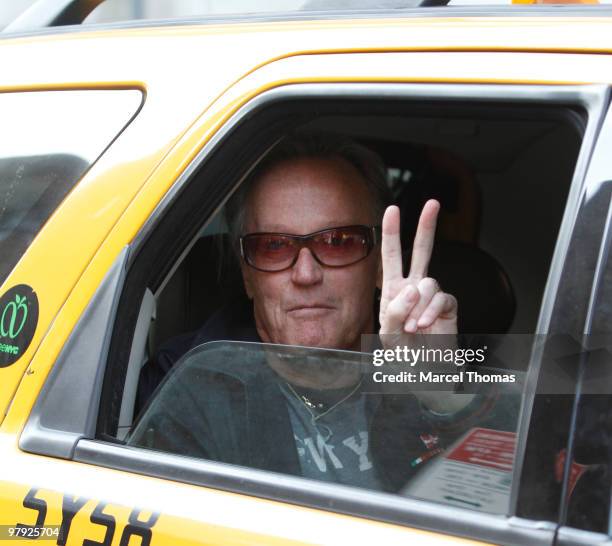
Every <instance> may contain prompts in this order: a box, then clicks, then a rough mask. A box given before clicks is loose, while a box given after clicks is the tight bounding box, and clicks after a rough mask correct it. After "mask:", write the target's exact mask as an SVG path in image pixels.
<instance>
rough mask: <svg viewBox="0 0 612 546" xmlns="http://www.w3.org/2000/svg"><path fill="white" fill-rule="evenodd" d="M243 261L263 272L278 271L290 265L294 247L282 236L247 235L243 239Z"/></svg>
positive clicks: (294, 250) (288, 239)
mask: <svg viewBox="0 0 612 546" xmlns="http://www.w3.org/2000/svg"><path fill="white" fill-rule="evenodd" d="M243 248H244V253H245V260H246V261H247V263H249V264H250V265H252V266H253V267H256V268H257V269H261V270H263V271H280V270H281V269H285V268H287V267H289V266H290V265H291V263H292V262H293V259H294V258H295V253H296V247H295V245H294V243H293V241H292V240H291V239H290V238H288V237H284V236H282V235H249V236H247V237H245V238H244V239H243Z"/></svg>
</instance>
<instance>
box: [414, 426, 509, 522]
mask: <svg viewBox="0 0 612 546" xmlns="http://www.w3.org/2000/svg"><path fill="white" fill-rule="evenodd" d="M515 447H516V434H515V433H514V432H505V431H500V430H493V429H486V428H474V429H472V430H470V431H469V432H468V433H466V434H465V435H464V436H463V437H462V438H461V439H460V440H458V441H457V442H456V443H455V444H454V445H453V446H452V447H451V448H450V449H449V450H447V452H446V453H444V454H443V455H440V456H439V457H438V458H437V459H436V460H434V461H432V462H431V463H430V464H429V465H428V466H426V467H425V468H423V470H421V472H420V473H419V474H417V476H416V477H415V478H414V479H413V480H412V481H411V482H410V483H409V484H408V485H407V486H406V487H405V488H404V490H403V491H402V493H403V494H404V495H409V496H412V497H418V498H422V499H427V500H432V501H436V502H442V503H444V504H452V505H454V506H462V507H464V508H471V509H474V510H481V511H483V512H493V513H497V514H500V513H506V512H507V510H508V508H509V501H510V486H511V484H512V468H513V462H514V451H515Z"/></svg>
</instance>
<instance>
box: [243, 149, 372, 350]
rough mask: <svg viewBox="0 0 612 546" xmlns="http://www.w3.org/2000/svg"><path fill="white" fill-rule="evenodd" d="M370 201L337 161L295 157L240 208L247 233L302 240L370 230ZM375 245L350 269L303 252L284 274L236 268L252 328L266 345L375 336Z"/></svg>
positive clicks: (354, 174)
mask: <svg viewBox="0 0 612 546" xmlns="http://www.w3.org/2000/svg"><path fill="white" fill-rule="evenodd" d="M371 202H372V197H371V195H370V193H369V191H368V189H367V187H366V185H365V183H364V181H363V178H362V176H361V175H360V173H359V172H358V171H357V170H356V169H355V168H354V167H353V166H352V165H351V164H350V163H348V162H347V161H345V160H343V159H340V158H338V159H335V158H334V159H317V158H312V159H298V160H292V161H285V162H282V163H278V164H276V165H274V166H272V167H271V168H270V169H269V170H267V171H266V172H265V173H264V174H263V175H262V176H261V178H260V179H259V180H258V181H257V182H256V184H255V187H254V188H253V191H252V192H251V194H250V196H249V199H248V202H247V205H246V206H247V209H246V218H245V233H254V232H277V233H289V234H294V235H305V234H309V233H313V232H315V231H319V230H323V229H327V228H333V227H339V226H350V225H357V224H363V225H367V226H371V225H375V224H377V223H378V219H377V218H375V217H374V214H373V212H372V206H371ZM379 254H380V251H379V247H378V246H377V247H375V249H374V250H373V251H372V252H371V253H370V255H369V256H368V257H367V258H365V259H364V260H361V261H360V262H357V263H355V264H352V265H349V266H346V267H339V268H332V267H326V266H323V265H321V264H319V263H318V262H317V261H316V260H315V259H314V257H313V255H312V254H311V252H310V250H309V249H307V248H302V249H301V250H300V253H299V255H298V259H297V262H296V263H295V264H294V265H293V266H292V267H291V268H289V269H286V270H285V271H279V272H276V273H268V272H263V271H258V270H256V269H253V268H252V267H249V266H248V265H246V264H244V263H243V264H242V274H243V278H244V283H245V287H246V291H247V294H248V295H249V297H250V298H252V299H253V304H254V310H255V323H256V326H257V331H258V333H259V336H260V337H261V339H262V340H263V341H264V342H268V343H283V344H287V345H304V346H310V347H327V348H336V349H355V350H359V348H360V336H361V334H364V333H371V332H372V331H373V309H372V306H373V298H374V290H375V287H376V281H377V276H378V273H379V271H378V270H379Z"/></svg>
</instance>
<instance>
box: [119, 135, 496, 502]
mask: <svg viewBox="0 0 612 546" xmlns="http://www.w3.org/2000/svg"><path fill="white" fill-rule="evenodd" d="M387 193H388V189H387V186H386V181H385V178H384V173H383V170H382V167H381V165H380V163H379V160H378V159H377V158H376V156H374V154H372V153H371V152H370V151H368V150H367V149H365V148H363V147H361V146H358V145H357V144H355V143H353V142H351V141H348V140H345V139H341V138H337V137H329V136H321V135H314V136H313V135H306V136H298V137H292V138H288V139H286V140H285V141H284V142H283V143H282V144H281V145H280V146H279V147H278V148H277V149H276V150H275V151H274V152H273V153H272V154H271V155H270V156H269V157H268V158H267V159H265V160H264V161H263V163H262V164H261V165H260V166H259V167H258V168H257V169H256V170H255V172H254V174H253V175H252V176H251V178H250V180H248V181H247V182H246V183H245V184H244V185H243V186H242V188H241V189H240V192H239V193H238V195H237V196H236V197H235V198H234V199H233V201H232V204H231V205H230V207H229V211H228V212H229V214H228V216H229V218H228V221H229V225H230V234H231V235H232V236H233V239H234V241H235V243H236V246H237V247H239V249H240V254H241V260H240V267H241V271H242V277H243V281H244V287H245V290H246V294H247V296H248V298H249V300H250V301H251V302H252V311H249V312H248V314H249V315H251V313H252V317H248V318H250V319H251V320H252V328H251V329H250V330H249V328H246V331H247V332H250V333H248V334H247V335H246V336H245V335H243V334H241V335H240V336H236V335H235V334H233V333H232V331H231V330H232V328H231V326H230V327H227V326H228V325H231V323H232V320H233V318H234V316H235V314H234V313H232V314H231V316H227V314H226V315H225V316H222V317H221V319H219V317H214V318H213V319H212V320H211V321H209V324H207V325H205V327H204V328H203V329H202V331H200V332H198V333H197V334H196V335H195V336H191V337H189V338H188V340H187V342H185V341H183V343H182V344H179V345H176V344H175V345H174V346H172V344H171V347H170V349H169V350H166V352H165V353H164V354H165V357H164V358H166V362H167V363H168V362H170V364H172V363H173V362H174V361H175V360H176V359H177V358H178V356H179V355H180V354H182V353H184V352H186V350H187V349H189V348H191V347H194V346H197V345H200V344H201V343H204V342H206V341H211V340H214V339H241V340H246V341H259V342H264V343H269V344H282V345H291V346H305V347H319V348H328V349H342V350H353V351H359V350H361V343H362V336H364V335H367V334H370V335H373V334H375V333H377V332H378V333H379V334H380V340H381V343H382V345H383V346H385V347H395V346H404V345H408V346H417V345H421V342H422V341H421V340H422V337H420V336H421V335H422V334H446V335H447V336H449V337H454V336H455V334H456V333H457V301H456V300H455V298H454V297H453V296H452V295H450V294H446V293H444V292H443V291H442V290H441V289H440V287H439V285H438V284H437V283H436V281H435V280H434V279H431V278H429V277H427V267H428V263H429V259H430V256H431V252H432V248H433V242H434V235H435V228H436V217H437V214H438V211H439V204H438V203H437V202H436V201H429V202H428V203H426V205H425V207H424V209H423V212H422V214H421V218H420V220H419V224H418V228H417V231H416V236H415V240H414V244H413V250H412V261H411V265H410V272H409V274H408V276H407V277H404V275H403V264H402V250H401V244H400V235H399V233H400V214H399V209H398V208H397V207H393V206H391V207H388V208H386V204H387V203H386V201H387ZM385 208H386V210H385ZM383 211H384V217H383V219H382V241H381V242H380V243H381V244H379V237H378V233H379V230H378V225H379V222H380V218H381V215H382V213H383ZM377 288H378V289H380V303H379V317H378V318H379V324H380V326H379V327H378V325H377V321H376V317H375V311H374V308H375V305H374V301H375V294H376V292H377ZM220 324H221V326H219V325H220ZM211 332H214V334H211ZM242 332H244V330H242ZM158 358H160V357H158ZM256 360H257V361H256V362H250V363H247V362H240V364H239V365H237V366H232V365H231V364H226V365H224V364H223V363H221V364H219V363H215V364H212V363H208V364H207V367H205V368H204V369H200V370H199V371H198V374H199V375H193V376H190V379H185V378H183V379H182V380H178V379H177V380H176V381H175V382H174V384H172V385H171V386H166V387H164V388H165V391H164V388H162V390H161V391H160V393H159V394H158V395H157V398H161V401H160V402H159V403H157V404H153V405H152V406H151V407H150V408H149V411H148V412H147V413H146V414H145V415H144V417H143V419H142V420H141V422H140V424H139V425H138V426H137V427H136V429H135V431H134V433H133V434H132V436H131V440H130V442H131V443H133V444H137V445H148V446H150V447H154V448H157V449H164V450H167V451H173V452H178V453H183V454H188V455H194V456H199V457H204V458H211V459H216V460H221V461H225V462H233V463H237V464H243V465H247V466H255V467H258V468H265V469H269V470H275V471H280V472H287V473H291V474H297V475H301V476H306V477H310V478H315V479H321V480H327V481H333V482H340V483H346V484H352V485H358V486H362V487H368V488H373V489H383V490H397V489H399V488H400V487H401V486H402V485H403V484H404V483H405V482H406V480H407V479H408V478H409V477H410V475H412V474H413V473H414V472H415V471H416V470H418V468H417V467H419V465H420V462H418V461H419V460H423V461H425V460H427V459H428V458H430V457H423V456H422V455H423V454H426V453H430V454H431V456H432V457H433V456H435V455H436V454H438V453H440V452H441V451H442V448H443V447H445V446H447V445H448V444H449V443H450V442H452V441H453V440H455V439H456V438H457V437H458V435H460V434H461V433H463V432H465V431H466V430H467V429H468V428H469V427H470V426H472V425H473V424H474V422H475V420H474V419H475V417H474V416H475V415H477V414H482V413H483V412H484V409H485V408H488V405H490V404H489V402H490V400H488V399H486V397H484V398H485V399H483V397H474V396H473V395H468V394H453V393H447V394H445V395H442V394H439V393H438V394H434V393H430V392H421V393H419V395H418V398H416V397H414V396H396V397H381V396H370V395H368V394H366V391H367V388H366V384H365V382H367V379H366V380H364V377H363V375H362V374H361V373H360V372H359V370H358V369H356V368H353V369H348V370H347V369H346V368H342V369H337V370H335V369H334V367H333V366H329V367H327V369H322V368H319V369H318V370H319V371H318V373H310V371H311V370H312V367H308V366H306V365H304V366H298V367H296V366H295V365H286V364H285V363H284V361H283V359H282V358H277V357H275V356H274V355H271V356H266V357H265V358H264V357H262V358H259V359H256ZM262 361H263V362H262ZM179 368H180V366H179ZM230 368H231V369H230ZM323 368H324V367H323ZM335 372H336V373H335ZM177 373H178V372H177ZM203 375H206V381H202V379H201V378H202V377H203ZM364 381H365V382H364ZM195 383H200V384H201V385H204V386H199V387H197V388H194V384H195ZM198 389H199V390H198ZM202 389H204V390H205V392H202ZM196 391H197V392H196ZM186 399H188V402H185V400H186ZM488 415H489V416H492V415H493V413H490V412H489V414H488ZM480 424H482V423H480ZM147 435H148V436H147ZM151 437H154V438H155V439H154V440H151ZM147 438H148V439H147ZM415 461H417V462H415Z"/></svg>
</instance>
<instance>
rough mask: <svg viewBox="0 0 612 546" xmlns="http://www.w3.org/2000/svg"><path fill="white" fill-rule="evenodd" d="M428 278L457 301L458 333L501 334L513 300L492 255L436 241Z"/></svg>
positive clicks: (513, 308) (507, 325) (509, 319)
mask: <svg viewBox="0 0 612 546" xmlns="http://www.w3.org/2000/svg"><path fill="white" fill-rule="evenodd" d="M429 276H431V277H433V278H434V279H436V280H437V281H438V282H439V283H440V286H441V287H442V290H444V291H445V292H448V293H449V294H452V295H453V296H455V297H456V298H457V301H458V302H459V318H458V328H459V333H465V334H503V333H506V332H507V331H508V330H509V329H510V326H511V325H512V321H513V319H514V313H515V312H516V299H515V296H514V291H513V289H512V285H511V284H510V280H509V278H508V275H507V274H506V272H505V271H504V270H503V268H502V266H501V265H500V264H499V262H497V260H495V259H494V258H493V257H492V256H490V255H489V254H487V253H486V252H485V251H484V250H481V249H480V248H478V247H476V246H474V245H471V244H468V243H463V242H458V241H436V243H435V246H434V251H433V254H432V258H431V262H430V266H429Z"/></svg>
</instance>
